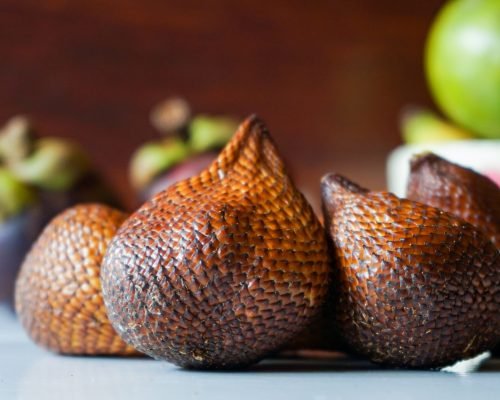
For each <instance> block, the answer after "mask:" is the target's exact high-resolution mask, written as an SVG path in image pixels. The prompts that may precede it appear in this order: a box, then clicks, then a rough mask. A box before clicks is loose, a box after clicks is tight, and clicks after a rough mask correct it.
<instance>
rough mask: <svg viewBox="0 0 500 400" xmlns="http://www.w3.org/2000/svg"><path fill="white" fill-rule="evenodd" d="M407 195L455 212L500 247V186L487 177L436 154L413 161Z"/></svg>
mask: <svg viewBox="0 0 500 400" xmlns="http://www.w3.org/2000/svg"><path fill="white" fill-rule="evenodd" d="M410 169H411V172H410V179H409V183H408V190H407V197H408V198H409V199H411V200H414V201H419V202H421V203H424V204H428V205H430V206H433V207H437V208H440V209H442V210H444V211H447V212H449V213H451V214H454V215H456V216H458V217H460V218H462V219H464V220H465V221H467V222H469V223H470V224H472V225H474V226H475V227H477V228H478V229H481V230H482V231H484V232H485V233H486V234H487V235H488V236H489V237H490V239H491V241H492V242H493V244H495V245H496V247H497V248H500V188H499V187H498V186H497V185H496V183H495V182H493V181H492V180H490V179H488V178H487V177H486V176H483V175H481V174H478V173H477V172H474V171H472V170H471V169H469V168H464V167H461V166H459V165H457V164H453V163H451V162H449V161H447V160H445V159H443V158H441V157H438V156H437V155H435V154H432V153H427V154H423V155H419V156H415V157H414V158H413V159H412V161H411V166H410Z"/></svg>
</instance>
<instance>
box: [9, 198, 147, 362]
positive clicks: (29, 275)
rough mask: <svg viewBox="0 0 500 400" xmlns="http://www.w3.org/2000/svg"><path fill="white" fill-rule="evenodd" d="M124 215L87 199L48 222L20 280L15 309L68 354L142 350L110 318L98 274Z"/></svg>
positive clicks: (45, 340)
mask: <svg viewBox="0 0 500 400" xmlns="http://www.w3.org/2000/svg"><path fill="white" fill-rule="evenodd" d="M125 218H126V214H124V213H122V212H120V211H117V210H114V209H112V208H110V207H107V206H104V205H100V204H85V205H79V206H75V207H73V208H69V209H67V210H66V211H64V212H62V213H61V214H59V215H58V216H56V217H55V218H54V219H53V220H52V221H51V222H50V223H49V225H47V226H46V228H45V229H44V231H43V232H42V234H41V235H40V237H39V238H38V239H37V241H36V242H35V244H34V245H33V247H32V249H31V250H30V252H29V253H28V255H27V256H26V258H25V260H24V263H23V265H22V267H21V270H20V272H19V276H18V278H17V281H16V292H15V297H16V311H17V313H18V315H19V318H20V320H21V323H22V325H23V327H24V328H25V330H26V331H27V333H28V335H29V336H30V337H31V338H32V339H33V341H34V342H35V343H37V344H38V345H40V346H42V347H45V348H47V349H50V350H52V351H55V352H58V353H63V354H82V355H136V354H138V353H137V352H136V350H134V349H133V348H132V347H130V346H128V345H126V344H125V343H124V342H123V341H122V340H121V339H120V337H119V336H118V335H117V334H116V333H115V331H114V329H113V327H112V326H111V324H110V323H109V320H108V318H107V316H106V310H105V307H104V303H103V299H102V295H101V284H100V278H99V271H100V268H101V262H102V259H103V257H104V253H105V250H106V246H107V244H108V243H109V241H110V240H111V238H112V237H113V235H114V234H115V232H116V230H117V229H118V227H119V225H120V224H121V223H122V222H123V220H124V219H125Z"/></svg>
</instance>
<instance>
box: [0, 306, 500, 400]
mask: <svg viewBox="0 0 500 400" xmlns="http://www.w3.org/2000/svg"><path fill="white" fill-rule="evenodd" d="M115 398H116V399H123V400H127V399H134V400H143V399H144V400H146V399H147V400H150V399H156V398H158V399H166V400H171V399H211V400H212V399H217V400H219V399H231V400H239V399H241V400H245V399H252V400H262V399H273V400H281V399H286V400H294V399H314V400H322V399H356V400H358V399H363V398H369V399H370V400H378V399H383V400H389V399H398V400H406V399H419V400H422V399H424V400H425V399H437V398H439V399H444V400H446V399H450V400H451V399H453V400H459V399H499V398H500V360H488V361H486V362H485V363H484V364H483V365H482V367H481V368H480V370H479V371H476V372H472V373H468V374H456V373H450V372H431V371H429V372H427V371H397V370H383V369H380V368H377V367H375V366H373V365H371V364H370V363H368V362H364V361H356V360H350V359H347V360H346V359H342V360H336V361H315V360H283V359H280V360H266V361H264V362H262V363H260V364H258V365H257V366H255V367H254V368H252V369H251V370H249V371H244V372H198V371H185V370H182V369H179V368H177V367H175V366H173V365H171V364H168V363H165V362H159V361H154V360H150V359H121V358H104V357H101V358H93V357H69V356H58V355H55V354H51V353H49V352H47V351H45V350H42V349H39V348H38V347H36V346H35V345H34V344H32V343H31V342H30V341H29V340H28V339H27V337H26V336H25V334H24V332H22V330H21V328H20V326H19V325H18V323H17V321H16V320H15V318H14V317H13V315H12V314H11V313H9V312H8V311H7V310H5V309H3V308H1V307H0V399H1V400H10V399H30V400H33V399H39V400H44V399H51V400H53V399H55V400H57V399H89V400H96V399H115Z"/></svg>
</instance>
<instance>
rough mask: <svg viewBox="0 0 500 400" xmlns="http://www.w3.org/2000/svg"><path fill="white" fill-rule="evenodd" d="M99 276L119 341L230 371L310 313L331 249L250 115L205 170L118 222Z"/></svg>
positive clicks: (282, 338)
mask: <svg viewBox="0 0 500 400" xmlns="http://www.w3.org/2000/svg"><path fill="white" fill-rule="evenodd" d="M101 277H102V283H103V293H104V299H105V303H106V306H107V308H108V314H109V318H110V320H111V322H112V323H113V326H114V327H115V328H116V330H117V331H118V332H119V334H120V335H121V336H122V337H123V338H124V339H125V341H127V342H128V343H130V344H132V345H133V346H135V347H136V348H137V349H139V350H140V351H142V352H144V353H146V354H148V355H150V356H152V357H154V358H157V359H165V360H168V361H171V362H174V363H176V364H178V365H181V366H185V367H192V368H232V367H242V366H246V365H249V364H251V363H253V362H255V361H257V360H259V359H260V358H262V357H264V356H266V355H268V354H269V353H270V352H272V351H275V350H278V349H279V348H280V347H281V346H282V345H284V344H286V342H287V341H288V340H289V339H291V338H292V337H293V336H294V335H295V334H297V333H298V332H299V331H300V330H301V329H302V328H303V327H304V326H305V325H306V324H307V323H308V322H309V320H310V319H311V318H312V317H314V316H315V315H316V314H317V312H318V311H319V308H320V306H321V305H322V303H323V301H324V298H325V295H326V292H327V288H328V283H329V279H328V277H329V257H328V251H327V246H326V239H325V233H324V230H323V229H322V227H321V225H320V224H319V222H318V220H317V218H316V217H315V215H314V213H313V211H312V209H311V207H310V206H309V204H308V203H307V202H306V200H305V199H304V197H303V196H302V194H300V192H299V191H298V190H297V189H296V188H295V186H294V185H293V183H292V181H291V179H290V178H289V177H288V176H287V174H286V172H285V167H284V165H283V162H282V160H281V159H280V157H279V156H278V154H277V151H276V148H275V145H274V143H273V142H272V140H271V138H270V136H269V134H268V132H267V130H266V128H265V127H264V125H263V124H262V122H261V121H260V120H258V119H257V118H256V117H251V118H249V119H247V120H246V121H245V122H244V123H243V124H242V125H241V126H240V128H239V130H238V131H237V133H236V134H235V136H234V137H233V139H232V140H231V141H230V143H229V144H228V145H227V146H226V148H225V149H224V150H223V151H222V152H221V154H220V155H219V157H218V159H217V160H216V161H215V162H214V163H213V164H212V165H211V166H210V167H209V168H208V169H207V170H205V171H203V172H202V173H201V174H200V175H198V176H195V177H192V178H190V179H188V180H185V181H182V182H180V183H178V184H175V185H174V186H172V187H170V188H169V189H167V190H166V191H164V192H161V193H160V194H158V195H157V196H156V197H154V198H153V199H152V200H151V201H149V202H147V203H146V204H145V205H144V206H142V207H141V208H140V209H139V210H138V211H137V212H136V213H135V214H133V215H132V216H131V217H130V218H129V219H128V220H126V221H125V223H124V225H122V227H121V228H120V230H119V232H118V234H117V235H116V236H115V238H114V239H113V241H112V243H111V244H110V247H109V249H108V252H107V254H106V258H105V262H104V265H103V269H102V274H101Z"/></svg>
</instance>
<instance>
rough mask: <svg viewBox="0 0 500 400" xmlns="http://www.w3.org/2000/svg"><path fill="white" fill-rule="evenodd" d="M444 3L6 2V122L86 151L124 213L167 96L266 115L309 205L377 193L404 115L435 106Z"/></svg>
mask: <svg viewBox="0 0 500 400" xmlns="http://www.w3.org/2000/svg"><path fill="white" fill-rule="evenodd" d="M443 3H444V1H438V0H427V1H421V0H406V1H397V0H378V1H375V0H364V1H361V0H359V1H354V0H352V1H347V0H336V1H334V0H332V1H321V0H317V1H306V0H303V1H299V0H287V1H285V0H276V1H271V0H268V1H257V0H253V1H247V0H243V1H234V0H233V1H231V0H225V1H193V0H177V1H159V0H142V1H136V0H114V1H113V0H82V1H76V0H73V1H63V0H48V1H40V0H21V1H19V0H1V1H0V121H4V120H5V119H7V118H8V117H9V116H11V115H13V114H17V113H27V114H29V115H31V116H32V117H33V119H34V120H35V122H36V124H37V126H38V127H39V130H40V131H41V133H42V134H44V135H60V136H66V137H71V138H74V139H76V140H78V141H80V142H81V143H82V144H83V145H84V146H85V147H86V148H87V149H88V151H89V152H90V153H91V155H92V157H93V159H94V161H95V163H96V164H97V165H98V166H99V167H100V168H101V169H102V170H103V171H104V174H105V175H106V176H107V177H108V179H109V180H110V182H111V183H112V184H113V185H114V186H115V187H116V188H117V189H118V190H119V192H120V193H121V194H122V195H123V196H124V197H125V198H126V199H128V204H132V203H133V201H132V191H131V189H130V188H129V185H128V182H127V164H128V160H129V157H130V155H131V153H132V151H133V150H134V148H136V147H137V146H138V145H139V144H140V143H142V142H143V141H145V140H147V139H149V138H153V137H155V136H156V132H155V131H154V130H153V128H152V127H151V126H150V125H149V121H148V113H149V110H150V108H151V107H152V106H153V105H154V104H155V103H156V102H157V101H159V100H161V99H163V98H164V97H166V96H168V95H172V94H178V95H182V96H185V97H186V98H188V99H189V100H190V101H191V102H192V104H193V107H194V108H195V109H196V110H199V111H207V112H226V113H232V114H236V115H240V116H245V115H246V114H249V113H253V112H256V113H258V114H260V115H261V116H262V117H264V119H265V120H266V121H267V122H268V125H269V127H270V130H271V132H272V133H273V135H274V137H275V139H276V141H277V142H278V144H279V147H280V148H281V150H282V152H283V154H284V155H285V156H286V158H287V160H288V163H289V164H290V166H291V168H292V169H293V171H294V173H295V176H296V180H297V181H298V182H299V184H300V185H301V186H302V187H303V188H304V189H305V191H306V192H307V193H308V194H309V195H310V196H312V197H313V198H317V195H318V192H319V187H318V184H319V178H320V176H321V175H322V174H324V173H325V172H328V171H338V172H342V173H345V174H347V175H349V176H350V177H352V178H353V179H357V180H359V181H360V183H361V184H363V185H367V186H371V187H374V188H383V187H384V185H385V158H386V156H387V154H388V152H389V151H390V150H391V149H392V148H394V147H395V146H396V145H398V144H399V143H400V134H399V130H398V116H399V113H400V110H401V109H402V107H404V106H405V105H407V104H414V103H419V104H424V105H431V104H432V103H431V101H430V98H429V94H428V92H427V88H426V85H425V81H424V75H423V70H422V53H423V45H424V40H425V36H426V32H427V30H428V28H429V25H430V23H431V21H432V18H433V16H434V15H435V14H436V12H437V10H438V9H439V7H440V6H441V5H442V4H443Z"/></svg>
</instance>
